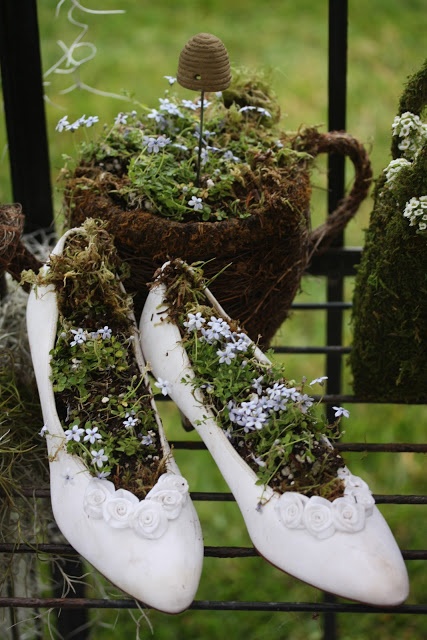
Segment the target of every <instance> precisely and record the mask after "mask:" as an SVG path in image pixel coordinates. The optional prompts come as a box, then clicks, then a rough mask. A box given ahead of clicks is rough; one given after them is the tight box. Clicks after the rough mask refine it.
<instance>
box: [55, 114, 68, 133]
mask: <svg viewBox="0 0 427 640" xmlns="http://www.w3.org/2000/svg"><path fill="white" fill-rule="evenodd" d="M69 125H70V123H69V122H68V116H64V117H63V118H61V119H60V120H59V121H58V124H57V125H56V127H55V131H59V133H62V132H63V131H64V129H67V127H69Z"/></svg>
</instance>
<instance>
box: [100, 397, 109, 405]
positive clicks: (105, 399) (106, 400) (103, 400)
mask: <svg viewBox="0 0 427 640" xmlns="http://www.w3.org/2000/svg"><path fill="white" fill-rule="evenodd" d="M101 402H102V404H107V402H110V398H109V397H108V396H104V397H103V398H102V399H101Z"/></svg>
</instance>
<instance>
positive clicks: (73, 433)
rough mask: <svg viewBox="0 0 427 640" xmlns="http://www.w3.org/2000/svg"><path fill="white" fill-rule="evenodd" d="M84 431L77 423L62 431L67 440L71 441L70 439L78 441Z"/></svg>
mask: <svg viewBox="0 0 427 640" xmlns="http://www.w3.org/2000/svg"><path fill="white" fill-rule="evenodd" d="M84 432H85V430H84V429H82V428H81V427H79V425H78V424H74V425H73V426H72V427H71V429H67V430H66V431H64V433H65V438H66V440H67V442H71V440H74V441H75V442H80V438H81V436H82V435H83V433H84Z"/></svg>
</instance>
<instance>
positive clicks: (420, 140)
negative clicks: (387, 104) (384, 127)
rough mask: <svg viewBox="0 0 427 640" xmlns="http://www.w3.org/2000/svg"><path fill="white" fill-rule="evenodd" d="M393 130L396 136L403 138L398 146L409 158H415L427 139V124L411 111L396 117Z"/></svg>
mask: <svg viewBox="0 0 427 640" xmlns="http://www.w3.org/2000/svg"><path fill="white" fill-rule="evenodd" d="M392 132H393V135H394V136H398V137H399V138H401V141H400V142H399V144H398V145H397V146H398V148H399V149H400V150H401V151H403V155H404V156H405V157H406V158H407V159H409V160H413V159H414V158H415V155H416V153H417V151H419V149H420V148H421V147H422V145H423V144H424V143H425V142H426V141H427V125H425V124H424V123H423V122H422V120H421V119H420V117H419V116H417V115H415V114H413V113H411V112H410V111H405V113H402V115H401V116H396V117H395V119H394V121H393V124H392Z"/></svg>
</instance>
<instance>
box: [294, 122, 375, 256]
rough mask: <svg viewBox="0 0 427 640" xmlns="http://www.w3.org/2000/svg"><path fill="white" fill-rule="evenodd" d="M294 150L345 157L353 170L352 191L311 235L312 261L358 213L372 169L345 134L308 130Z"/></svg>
mask: <svg viewBox="0 0 427 640" xmlns="http://www.w3.org/2000/svg"><path fill="white" fill-rule="evenodd" d="M294 147H295V148H296V149H298V150H302V151H306V152H307V153H309V154H310V155H313V156H314V157H316V156H318V155H319V154H320V153H336V154H339V155H342V156H348V157H349V158H350V160H351V161H352V163H353V165H354V169H355V177H354V183H353V186H352V189H351V191H350V192H349V193H348V195H346V196H345V197H344V198H343V199H342V200H341V201H340V202H339V203H338V206H337V208H336V209H335V211H333V213H331V214H330V215H329V216H328V218H327V220H326V222H324V223H323V224H321V225H320V226H319V227H317V229H315V230H314V231H312V232H311V234H310V237H309V250H308V253H309V258H312V256H313V255H314V254H316V255H318V254H320V253H323V252H324V251H326V249H327V248H328V247H329V246H330V245H331V243H332V242H333V240H334V238H335V237H336V236H337V235H338V234H339V233H340V232H341V231H343V230H344V228H345V226H346V225H347V223H348V222H349V221H350V220H351V218H353V216H354V215H355V213H356V212H357V210H358V209H359V206H360V204H361V202H362V201H363V200H364V199H365V197H366V195H367V193H368V191H369V187H370V186H371V182H372V167H371V163H370V160H369V157H368V153H367V151H366V149H365V148H364V146H363V145H362V144H361V143H360V142H359V141H358V140H356V138H353V136H351V135H349V134H348V133H346V132H345V131H330V132H328V133H320V132H319V131H317V129H307V130H305V131H304V132H303V133H302V134H300V135H299V136H298V138H297V139H296V143H295V144H294Z"/></svg>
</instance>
